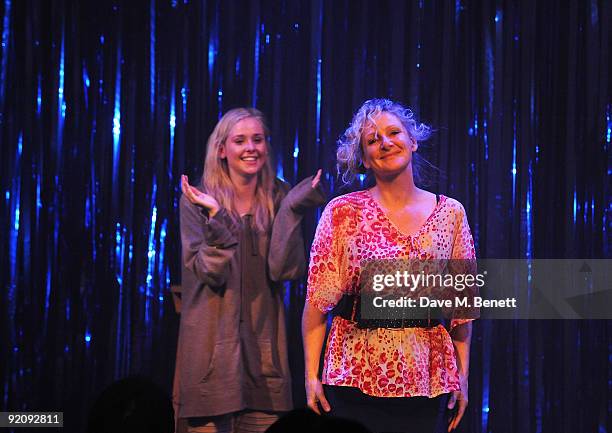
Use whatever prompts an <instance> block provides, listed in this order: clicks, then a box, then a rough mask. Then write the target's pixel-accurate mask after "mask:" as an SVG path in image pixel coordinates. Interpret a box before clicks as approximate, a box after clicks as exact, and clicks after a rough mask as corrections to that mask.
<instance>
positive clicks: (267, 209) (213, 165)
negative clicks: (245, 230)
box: [201, 108, 275, 233]
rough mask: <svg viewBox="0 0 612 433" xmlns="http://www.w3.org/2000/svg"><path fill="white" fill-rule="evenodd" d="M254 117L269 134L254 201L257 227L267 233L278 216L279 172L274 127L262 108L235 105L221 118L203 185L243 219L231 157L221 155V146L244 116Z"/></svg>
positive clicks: (209, 149) (208, 151) (206, 162)
mask: <svg viewBox="0 0 612 433" xmlns="http://www.w3.org/2000/svg"><path fill="white" fill-rule="evenodd" d="M250 117H252V118H255V119H257V120H258V121H259V122H260V123H261V125H262V127H263V130H264V134H265V140H266V148H267V149H268V152H267V156H266V161H265V163H264V166H263V167H262V169H261V171H260V172H259V173H258V174H257V188H256V190H255V202H254V203H253V211H254V212H253V219H254V227H255V229H256V230H257V231H259V232H262V233H263V232H266V231H267V230H268V229H269V227H270V225H271V223H272V219H273V217H274V197H273V195H274V192H273V188H274V178H275V176H274V171H273V170H272V160H271V156H270V155H271V152H270V149H269V145H270V144H269V136H270V130H269V129H268V126H267V124H266V119H265V117H264V115H263V113H262V112H261V111H259V110H257V109H256V108H234V109H232V110H229V111H228V112H227V113H225V114H224V115H223V117H221V119H219V121H218V122H217V124H216V125H215V129H214V130H213V132H212V134H210V137H208V143H207V145H206V158H205V160H204V173H203V175H202V181H201V185H202V188H203V189H204V191H205V192H206V193H207V194H210V195H212V196H213V197H214V198H215V199H216V200H217V201H218V202H219V205H220V206H221V207H222V208H224V209H225V210H227V211H228V213H229V214H230V215H231V216H232V217H233V218H234V219H235V220H237V221H238V220H240V214H239V213H238V211H237V209H236V206H235V202H236V195H235V190H234V185H233V183H232V180H231V178H230V174H229V168H228V165H227V160H226V159H222V158H221V157H220V156H219V149H220V148H221V146H223V145H225V142H226V140H227V139H228V137H229V134H230V132H231V130H232V128H233V127H234V126H235V125H236V124H237V123H238V122H240V121H241V120H244V119H247V118H250Z"/></svg>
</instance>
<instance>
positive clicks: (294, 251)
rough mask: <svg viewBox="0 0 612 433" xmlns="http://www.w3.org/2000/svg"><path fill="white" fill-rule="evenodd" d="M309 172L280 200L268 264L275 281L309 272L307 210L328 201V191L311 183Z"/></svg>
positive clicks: (294, 277)
mask: <svg viewBox="0 0 612 433" xmlns="http://www.w3.org/2000/svg"><path fill="white" fill-rule="evenodd" d="M312 178H313V176H310V177H308V178H306V179H304V180H303V181H301V182H300V183H299V184H297V185H296V186H295V187H294V188H293V189H291V191H289V193H288V194H287V195H286V196H285V197H284V198H283V200H282V201H281V204H280V207H279V210H278V212H277V213H276V216H275V217H274V223H273V225H272V235H271V237H270V250H269V253H268V266H269V269H270V279H272V281H282V280H295V279H297V278H300V277H302V276H303V275H304V273H305V272H306V254H305V251H304V239H303V237H302V225H301V223H302V219H303V217H304V213H305V212H306V211H307V210H309V209H312V208H316V207H317V206H320V205H322V204H323V203H325V198H326V194H325V192H324V190H323V188H322V187H321V184H319V187H317V188H313V187H312Z"/></svg>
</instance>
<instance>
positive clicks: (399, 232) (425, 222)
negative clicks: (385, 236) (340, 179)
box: [365, 189, 446, 239]
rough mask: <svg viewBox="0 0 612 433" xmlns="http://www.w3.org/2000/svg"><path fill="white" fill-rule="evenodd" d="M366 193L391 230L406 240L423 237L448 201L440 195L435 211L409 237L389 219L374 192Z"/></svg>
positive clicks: (367, 191) (368, 191) (369, 190)
mask: <svg viewBox="0 0 612 433" xmlns="http://www.w3.org/2000/svg"><path fill="white" fill-rule="evenodd" d="M365 191H366V193H367V195H368V196H369V198H370V199H371V200H372V202H374V206H376V210H377V211H378V212H379V213H380V214H382V215H383V216H384V217H385V219H386V220H387V222H388V223H389V225H390V226H391V228H393V230H395V231H396V232H397V234H398V235H400V236H401V237H403V238H406V239H414V238H418V237H419V236H420V235H421V233H422V232H423V229H425V227H427V225H429V222H430V221H431V219H432V218H433V217H434V215H435V214H436V213H438V210H439V209H440V207H441V206H442V204H443V203H444V202H445V201H446V197H445V196H444V195H442V194H440V195H439V197H440V200H439V201H437V202H436V206H435V207H434V208H433V210H432V211H431V213H430V214H429V216H428V217H427V219H426V220H425V221H424V222H423V224H421V226H420V227H419V229H418V230H417V231H416V232H414V233H412V234H409V235H407V234H405V233H404V232H403V231H402V230H400V228H399V227H398V226H397V225H396V224H395V223H394V222H393V221H392V220H391V218H389V215H387V212H386V211H385V210H384V209H383V207H382V206H381V204H380V203H378V200H376V198H374V195H373V194H372V190H371V189H366V190H365Z"/></svg>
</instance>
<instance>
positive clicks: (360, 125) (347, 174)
mask: <svg viewBox="0 0 612 433" xmlns="http://www.w3.org/2000/svg"><path fill="white" fill-rule="evenodd" d="M382 112H387V113H390V114H393V115H394V116H395V117H397V118H398V119H399V120H400V122H402V125H403V126H404V128H406V131H407V132H408V134H410V136H411V137H412V138H413V139H415V140H416V141H422V140H426V139H427V138H429V137H430V136H431V133H432V129H431V127H430V126H428V125H426V124H424V123H420V122H419V121H417V120H416V119H415V116H414V113H413V112H412V110H411V109H409V108H406V107H404V106H403V105H401V104H399V103H397V102H393V101H391V100H389V99H369V100H367V101H365V102H364V103H363V105H362V106H361V107H360V108H359V110H357V112H356V113H355V115H354V116H353V119H352V120H351V124H350V125H349V127H348V128H346V130H345V131H344V133H343V134H342V136H341V137H340V138H339V139H338V148H337V150H336V160H337V164H338V176H339V177H340V178H341V179H342V182H343V183H344V184H345V185H348V184H350V183H352V182H353V181H354V180H355V177H356V176H357V175H359V174H364V173H366V172H367V171H366V169H365V167H364V166H363V147H362V143H361V138H362V137H361V135H362V133H363V129H364V128H365V127H366V126H367V123H368V122H374V118H375V117H376V116H378V115H379V114H380V113H382ZM415 157H416V154H415ZM414 162H415V163H416V164H415V165H416V166H415V167H413V172H414V175H415V178H416V179H415V180H417V181H418V180H419V178H420V176H419V171H420V170H419V169H418V168H419V167H418V165H422V164H423V163H425V164H429V163H428V162H426V161H425V160H424V159H422V158H418V157H416V158H415V159H414ZM429 165H431V164H429Z"/></svg>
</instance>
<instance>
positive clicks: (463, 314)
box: [451, 204, 480, 329]
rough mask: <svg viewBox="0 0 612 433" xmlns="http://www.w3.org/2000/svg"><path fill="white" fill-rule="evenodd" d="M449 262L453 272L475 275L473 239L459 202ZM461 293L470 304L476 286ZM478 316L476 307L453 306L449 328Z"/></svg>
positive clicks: (475, 294)
mask: <svg viewBox="0 0 612 433" xmlns="http://www.w3.org/2000/svg"><path fill="white" fill-rule="evenodd" d="M451 262H453V267H454V268H455V269H454V272H455V273H461V274H464V275H467V274H472V275H475V274H476V272H477V269H476V251H475V249H474V239H473V238H472V232H471V231H470V226H469V224H468V219H467V215H466V212H465V209H464V208H463V206H462V205H461V204H459V206H458V207H457V209H456V212H455V227H454V233H453V248H452V252H451ZM461 295H462V296H465V297H467V298H468V300H469V303H470V305H471V304H472V302H473V299H474V297H475V296H477V295H478V288H477V287H475V286H473V287H470V288H466V289H465V290H464V292H463V293H461ZM479 316H480V311H479V309H478V308H473V307H466V308H463V307H459V308H455V309H454V311H453V319H452V320H451V329H453V328H454V327H455V326H457V325H461V324H463V323H467V322H469V321H471V320H474V319H477V318H478V317H479Z"/></svg>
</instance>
